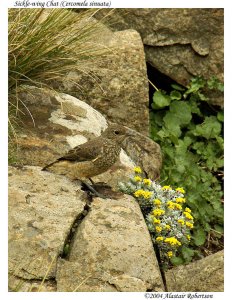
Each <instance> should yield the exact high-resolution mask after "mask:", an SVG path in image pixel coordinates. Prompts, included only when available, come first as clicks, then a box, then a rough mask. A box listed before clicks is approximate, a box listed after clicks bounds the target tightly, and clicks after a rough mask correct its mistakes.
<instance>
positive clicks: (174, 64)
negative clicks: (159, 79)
mask: <svg viewBox="0 0 232 300" xmlns="http://www.w3.org/2000/svg"><path fill="white" fill-rule="evenodd" d="M106 14H107V10H106V9H103V10H101V11H99V13H98V15H97V18H99V19H101V18H102V17H103V16H104V15H106ZM111 19H112V22H111V23H109V26H110V27H111V29H113V30H127V29H134V30H136V31H138V32H139V33H140V35H141V37H142V41H143V44H144V47H145V53H146V60H147V62H149V63H150V64H151V65H152V66H153V67H155V68H156V69H158V70H159V71H160V72H161V73H163V74H165V75H167V76H168V77H170V78H172V79H173V80H175V81H176V82H178V83H179V84H182V85H184V86H186V85H187V84H188V83H189V80H190V79H191V78H192V77H194V76H203V77H205V78H206V79H208V78H210V77H212V76H217V77H218V78H219V79H220V80H221V81H223V78H224V75H223V72H224V57H223V55H224V40H223V38H224V11H223V9H221V8H215V9H213V8H192V9H189V8H187V9H186V8H142V9H141V8H139V9H116V10H115V11H114V14H112V16H111ZM154 83H155V82H154ZM209 97H210V101H211V102H212V103H213V104H216V105H220V106H223V94H222V93H220V92H217V93H216V94H215V91H213V92H212V93H210V94H209Z"/></svg>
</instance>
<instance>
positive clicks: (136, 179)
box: [134, 176, 142, 182]
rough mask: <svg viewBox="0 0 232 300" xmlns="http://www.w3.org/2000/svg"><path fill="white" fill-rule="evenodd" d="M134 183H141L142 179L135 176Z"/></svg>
mask: <svg viewBox="0 0 232 300" xmlns="http://www.w3.org/2000/svg"><path fill="white" fill-rule="evenodd" d="M134 181H136V182H140V181H142V178H141V177H140V176H135V177H134Z"/></svg>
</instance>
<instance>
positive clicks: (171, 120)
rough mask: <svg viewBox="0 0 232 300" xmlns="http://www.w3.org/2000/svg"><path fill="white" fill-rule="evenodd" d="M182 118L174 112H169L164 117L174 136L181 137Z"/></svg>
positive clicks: (166, 125)
mask: <svg viewBox="0 0 232 300" xmlns="http://www.w3.org/2000/svg"><path fill="white" fill-rule="evenodd" d="M179 123H180V119H179V118H178V117H177V116H176V115H175V114H173V113H171V112H167V114H166V116H165V117H164V124H165V127H166V128H167V130H168V131H169V132H170V133H171V134H172V135H174V136H176V137H179V136H180V135H181V129H180V125H179Z"/></svg>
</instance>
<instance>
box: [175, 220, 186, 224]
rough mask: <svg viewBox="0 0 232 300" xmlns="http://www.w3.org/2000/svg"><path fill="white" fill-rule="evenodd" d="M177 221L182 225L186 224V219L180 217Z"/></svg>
mask: <svg viewBox="0 0 232 300" xmlns="http://www.w3.org/2000/svg"><path fill="white" fill-rule="evenodd" d="M177 222H178V223H179V224H181V225H184V224H185V222H184V220H182V219H179V220H178V221H177Z"/></svg>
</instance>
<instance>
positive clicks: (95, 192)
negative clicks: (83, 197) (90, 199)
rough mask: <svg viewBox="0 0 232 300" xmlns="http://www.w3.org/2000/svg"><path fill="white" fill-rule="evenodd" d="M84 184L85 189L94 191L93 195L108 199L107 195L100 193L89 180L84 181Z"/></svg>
mask: <svg viewBox="0 0 232 300" xmlns="http://www.w3.org/2000/svg"><path fill="white" fill-rule="evenodd" d="M82 186H83V188H84V190H88V191H90V192H91V193H92V195H93V196H95V197H99V198H102V199H106V198H107V197H106V196H105V195H103V194H101V193H99V192H98V191H97V190H96V189H95V188H94V187H93V186H92V185H90V184H88V183H87V182H84V181H82Z"/></svg>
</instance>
